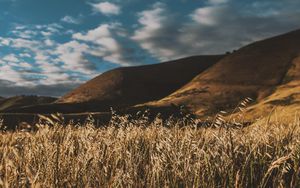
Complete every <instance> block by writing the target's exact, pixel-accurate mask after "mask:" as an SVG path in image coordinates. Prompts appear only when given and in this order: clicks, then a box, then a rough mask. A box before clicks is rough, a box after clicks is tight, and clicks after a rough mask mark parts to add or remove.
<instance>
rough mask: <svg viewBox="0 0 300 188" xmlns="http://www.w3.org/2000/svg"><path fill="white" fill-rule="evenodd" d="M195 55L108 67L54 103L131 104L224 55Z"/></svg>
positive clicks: (173, 86)
mask: <svg viewBox="0 0 300 188" xmlns="http://www.w3.org/2000/svg"><path fill="white" fill-rule="evenodd" d="M223 57H224V56H223V55H216V56H195V57H189V58H184V59H179V60H176V61H171V62H166V63H160V64H155V65H146V66H137V67H125V68H118V69H115V70H112V71H108V72H106V73H104V74H102V75H100V76H98V77H96V78H94V79H92V80H90V81H88V82H87V83H85V84H83V85H81V86H80V87H79V88H77V89H75V90H74V91H71V92H70V93H68V94H67V95H65V96H63V97H62V98H61V99H59V100H58V101H57V103H60V104H61V103H68V104H70V103H87V102H88V103H97V104H99V105H101V106H108V107H110V106H113V107H114V106H121V107H125V106H130V105H135V104H138V103H144V102H148V101H152V100H158V99H160V98H163V97H165V96H167V95H169V94H171V93H172V92H174V91H176V90H177V89H179V88H180V87H182V86H183V85H184V84H186V83H188V82H189V81H190V80H192V79H193V78H194V77H195V76H197V75H198V74H199V73H201V72H202V71H204V70H206V69H207V68H209V67H211V66H212V65H214V64H215V63H216V62H217V61H219V60H220V59H221V58H223Z"/></svg>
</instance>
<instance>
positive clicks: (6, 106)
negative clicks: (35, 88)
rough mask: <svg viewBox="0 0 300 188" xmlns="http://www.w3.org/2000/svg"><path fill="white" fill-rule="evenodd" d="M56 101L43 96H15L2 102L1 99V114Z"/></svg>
mask: <svg viewBox="0 0 300 188" xmlns="http://www.w3.org/2000/svg"><path fill="white" fill-rule="evenodd" d="M55 100H56V98H53V97H43V96H15V97H10V98H5V99H2V100H1V99H0V112H1V111H7V110H12V109H14V108H20V107H25V106H30V105H39V104H47V103H52V102H54V101H55Z"/></svg>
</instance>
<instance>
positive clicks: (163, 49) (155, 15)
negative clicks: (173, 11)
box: [131, 3, 179, 61]
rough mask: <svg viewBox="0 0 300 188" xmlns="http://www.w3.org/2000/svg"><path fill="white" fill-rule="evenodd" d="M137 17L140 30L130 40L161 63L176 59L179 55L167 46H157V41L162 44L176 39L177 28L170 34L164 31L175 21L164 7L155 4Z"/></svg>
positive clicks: (160, 4)
mask: <svg viewBox="0 0 300 188" xmlns="http://www.w3.org/2000/svg"><path fill="white" fill-rule="evenodd" d="M138 17H139V19H138V22H139V24H140V28H138V29H137V30H136V31H135V32H134V34H133V36H132V37H131V38H132V39H133V40H134V41H137V42H138V43H139V44H140V45H141V47H142V48H143V49H145V50H147V51H149V52H150V53H151V54H152V55H154V56H155V57H157V58H159V59H160V60H162V61H163V60H167V59H174V58H176V57H177V55H179V54H176V51H174V50H172V49H171V48H170V47H169V46H163V45H160V46H157V41H159V42H158V43H161V42H162V43H164V42H163V41H168V40H170V41H175V40H176V38H177V36H175V35H174V33H177V29H178V28H172V29H175V30H173V31H172V30H170V32H168V31H166V30H165V28H168V27H169V26H171V25H173V24H174V21H175V19H174V18H173V17H172V16H171V15H168V12H167V10H166V6H165V5H164V4H162V3H155V4H154V5H153V6H152V8H151V9H149V10H145V11H142V12H140V13H138Z"/></svg>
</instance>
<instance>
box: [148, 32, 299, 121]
mask: <svg viewBox="0 0 300 188" xmlns="http://www.w3.org/2000/svg"><path fill="white" fill-rule="evenodd" d="M299 52H300V30H297V31H294V32H290V33H287V34H285V35H281V36H278V37H273V38H270V39H267V40H263V41H259V42H256V43H253V44H250V45H248V46H246V47H243V48H241V49H239V50H238V51H236V52H234V53H232V54H230V55H228V56H227V57H225V58H223V59H222V60H220V61H219V62H218V63H217V64H215V65H214V66H213V67H211V68H209V69H208V70H206V71H204V72H202V73H201V74H199V75H198V76H197V77H195V78H194V79H193V80H192V81H191V82H190V83H188V84H187V85H185V86H184V87H182V88H181V89H179V90H178V91H176V92H174V93H173V94H171V95H170V96H168V97H165V98H164V99H162V100H159V101H157V102H153V103H149V104H147V105H152V106H168V105H170V104H172V103H173V104H177V105H186V106H188V107H190V108H191V109H192V110H193V111H194V112H196V113H197V114H198V115H200V116H204V115H213V114H215V113H216V112H218V111H220V110H228V109H230V108H233V107H234V106H236V105H237V104H238V103H239V102H240V101H241V100H242V99H244V98H246V97H251V98H253V99H256V100H258V101H261V100H262V99H264V98H265V97H267V96H269V95H271V94H272V93H273V92H274V90H276V88H277V87H278V86H280V85H282V84H285V79H288V78H289V79H292V80H298V78H299V76H294V77H291V76H289V74H292V73H290V72H294V73H295V72H297V70H296V69H295V70H294V71H293V68H294V67H295V66H296V65H294V64H293V61H294V60H295V58H296V57H297V56H298V55H299ZM287 87H289V86H287Z"/></svg>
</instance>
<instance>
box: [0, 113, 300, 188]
mask: <svg viewBox="0 0 300 188" xmlns="http://www.w3.org/2000/svg"><path fill="white" fill-rule="evenodd" d="M41 118H44V120H45V119H47V118H46V117H41ZM217 119H218V121H216V122H217V123H216V124H217V125H216V126H215V127H211V128H199V127H197V126H196V124H197V123H196V122H193V121H183V120H169V121H167V122H165V121H163V120H161V119H159V118H157V119H156V120H155V121H153V122H149V121H148V120H147V119H141V120H128V118H127V117H114V118H113V121H112V122H110V123H109V124H108V125H107V126H106V127H102V128H95V127H94V126H93V121H92V119H90V121H88V122H87V123H86V124H85V125H80V126H79V125H71V124H64V123H63V122H62V121H61V120H60V118H59V117H56V116H54V117H53V118H51V119H49V120H48V121H46V122H45V121H41V123H40V124H38V125H36V126H37V127H38V128H37V130H36V131H32V132H30V131H26V130H23V131H22V130H19V131H15V132H5V131H3V132H1V133H0V187H29V186H31V187H299V186H300V180H299V176H300V145H299V143H300V134H299V133H300V127H299V125H298V124H296V123H295V124H293V125H282V124H261V125H255V126H252V127H247V128H229V127H228V126H222V125H223V124H226V122H223V120H222V118H220V117H219V118H217ZM42 122H44V123H42ZM183 125H184V126H183ZM216 127H217V128H216Z"/></svg>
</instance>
